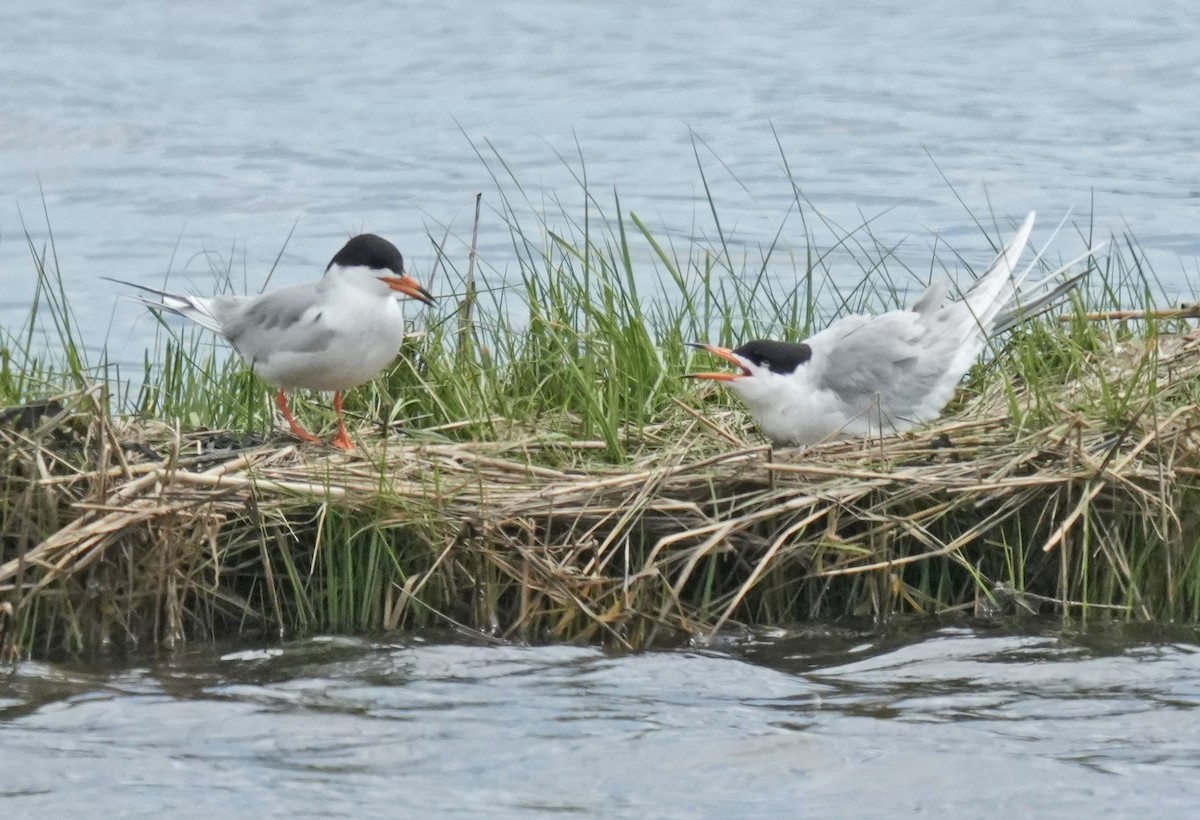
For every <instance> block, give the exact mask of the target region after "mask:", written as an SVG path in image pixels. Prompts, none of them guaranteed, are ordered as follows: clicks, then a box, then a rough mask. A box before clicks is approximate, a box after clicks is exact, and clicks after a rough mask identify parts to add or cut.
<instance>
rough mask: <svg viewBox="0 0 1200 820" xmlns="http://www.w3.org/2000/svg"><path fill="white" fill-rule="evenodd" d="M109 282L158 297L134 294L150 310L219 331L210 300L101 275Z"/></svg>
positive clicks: (219, 326) (215, 331) (218, 323)
mask: <svg viewBox="0 0 1200 820" xmlns="http://www.w3.org/2000/svg"><path fill="white" fill-rule="evenodd" d="M102 278H104V279H108V281H110V282H116V283H117V284H119V285H127V286H129V287H131V288H137V289H138V290H140V291H144V292H145V293H153V294H154V295H155V296H157V297H158V300H154V299H148V298H146V297H145V296H136V297H135V298H136V299H137V300H138V301H139V302H141V303H142V304H143V305H145V306H146V307H148V308H150V309H151V310H165V311H167V312H168V313H174V314H175V315H176V316H182V317H184V318H185V319H190V320H191V321H193V322H195V323H196V324H198V325H200V326H201V327H204V328H208V329H209V330H211V331H213V332H214V333H220V332H221V323H220V322H219V321H218V320H217V317H216V316H214V315H213V312H212V308H211V306H210V305H211V300H210V299H207V298H205V297H203V296H189V295H187V294H182V293H170V292H168V291H165V290H159V289H158V288H151V287H147V286H146V285H139V284H137V283H136V282H126V281H124V280H121V279H112V278H111V277H108V276H105V277H102Z"/></svg>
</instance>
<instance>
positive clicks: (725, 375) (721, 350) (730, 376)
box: [683, 343, 750, 382]
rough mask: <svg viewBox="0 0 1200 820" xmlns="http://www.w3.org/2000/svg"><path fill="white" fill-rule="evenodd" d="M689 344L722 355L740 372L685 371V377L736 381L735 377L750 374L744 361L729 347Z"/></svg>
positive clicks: (738, 377) (739, 377)
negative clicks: (739, 359) (743, 363)
mask: <svg viewBox="0 0 1200 820" xmlns="http://www.w3.org/2000/svg"><path fill="white" fill-rule="evenodd" d="M689 344H691V346H692V347H698V348H700V349H701V350H707V351H708V352H709V353H711V354H713V355H714V356H719V357H721V358H722V359H724V360H725V361H727V362H729V363H730V364H731V365H733V366H734V367H736V368H737V369H738V372H737V373H729V372H722V373H717V372H713V373H685V374H684V376H683V377H684V378H685V379H707V380H708V381H714V382H731V381H734V380H735V379H741V378H744V377H746V376H749V375H750V371H749V370H747V369H746V368H745V367H744V366H743V365H742V363H741V362H739V361H738V359H737V356H735V355H733V351H732V350H730V349H729V348H727V347H718V346H717V345H702V344H695V343H689Z"/></svg>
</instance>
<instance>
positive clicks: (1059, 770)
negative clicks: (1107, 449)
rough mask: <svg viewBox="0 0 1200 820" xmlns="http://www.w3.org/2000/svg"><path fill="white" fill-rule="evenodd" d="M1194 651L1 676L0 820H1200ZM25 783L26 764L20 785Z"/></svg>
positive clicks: (510, 652)
mask: <svg viewBox="0 0 1200 820" xmlns="http://www.w3.org/2000/svg"><path fill="white" fill-rule="evenodd" d="M1198 637H1200V636H1197V634H1196V633H1195V632H1194V631H1183V632H1176V633H1174V634H1172V633H1161V632H1160V633H1154V634H1138V633H1136V632H1132V631H1129V630H1117V631H1104V632H1100V633H1092V634H1082V635H1080V634H1063V633H1059V632H1054V631H1046V632H1040V631H1035V632H1033V633H1025V634H1014V633H1011V632H1008V631H1006V630H999V629H992V630H972V629H966V628H945V629H941V630H938V631H933V632H912V631H906V632H900V633H892V634H890V635H889V636H887V637H879V636H873V635H871V634H869V633H857V632H854V631H852V630H844V629H832V628H812V629H808V630H805V631H803V632H793V633H782V632H781V633H778V634H776V635H773V636H770V637H765V638H759V639H756V640H754V641H749V642H745V643H735V644H731V645H729V646H727V647H724V648H723V649H720V650H709V651H699V650H694V651H661V652H647V653H644V654H638V655H631V656H612V655H606V654H604V653H603V652H601V651H599V650H594V649H587V648H574V647H566V646H551V647H516V646H480V645H464V644H455V643H447V642H445V637H444V636H442V637H439V638H437V639H436V640H434V641H430V642H425V641H422V640H413V641H412V642H405V643H375V642H369V641H354V640H347V639H325V640H310V641H306V642H302V643H297V644H292V645H288V646H286V647H285V648H282V649H257V650H256V649H243V650H227V651H225V652H224V653H222V652H220V651H217V650H211V649H192V650H189V651H187V652H185V653H183V654H180V655H178V656H175V657H173V658H171V659H169V660H164V661H161V662H156V663H149V664H134V665H131V666H127V667H125V668H116V669H104V668H95V667H93V668H86V667H77V666H76V667H72V666H56V665H49V664H40V663H28V664H25V665H23V666H21V667H20V668H19V670H18V671H17V672H16V673H15V674H14V675H12V676H10V677H9V678H8V679H7V680H0V742H2V744H3V750H4V755H5V759H6V761H8V762H6V763H5V765H4V766H3V767H2V768H0V807H2V808H3V810H4V813H5V814H6V816H12V817H16V816H35V815H36V816H39V817H78V816H87V815H89V814H92V813H93V812H94V811H95V810H96V808H97V807H101V806H102V807H104V809H105V813H106V814H107V815H109V816H117V815H122V816H127V815H133V816H140V815H152V814H153V815H156V816H158V815H160V814H161V812H162V811H164V810H165V811H168V812H175V813H187V814H188V815H189V816H217V815H218V813H220V814H221V815H222V816H224V815H225V814H226V813H229V812H232V813H233V814H234V815H236V816H242V817H261V816H324V817H329V816H335V817H341V816H351V815H353V816H356V817H383V816H388V817H433V816H437V817H480V816H487V817H536V816H562V815H567V816H577V817H639V816H640V817H656V818H657V817H664V818H665V817H680V818H695V817H792V816H806V817H846V816H855V817H863V818H875V817H879V818H890V817H897V816H908V815H914V816H926V815H935V814H936V815H945V816H959V817H1005V818H1009V817H1047V818H1049V817H1063V816H1074V817H1081V816H1087V817H1131V816H1141V815H1143V813H1144V812H1145V811H1150V812H1151V814H1150V816H1154V817H1181V818H1182V817H1193V816H1195V806H1196V802H1197V800H1198V799H1200V735H1197V733H1196V731H1195V727H1196V718H1197V708H1198V707H1200V647H1198V645H1197V638H1198ZM13 764H15V765H13Z"/></svg>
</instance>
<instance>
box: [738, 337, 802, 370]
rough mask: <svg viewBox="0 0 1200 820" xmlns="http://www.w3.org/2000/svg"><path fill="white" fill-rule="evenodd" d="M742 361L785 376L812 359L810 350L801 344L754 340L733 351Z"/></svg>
mask: <svg viewBox="0 0 1200 820" xmlns="http://www.w3.org/2000/svg"><path fill="white" fill-rule="evenodd" d="M733 352H734V353H736V354H737V355H739V356H741V357H742V358H743V359H746V360H747V361H749V362H751V363H753V364H756V365H758V366H759V367H764V366H765V367H767V368H768V369H769V370H770V371H771V372H772V373H779V374H782V375H784V376H786V375H787V374H789V373H795V372H796V368H797V367H799V366H800V365H802V364H804V363H805V362H807V361H808V360H809V359H811V358H812V348H811V347H809V346H808V345H806V344H804V343H803V342H800V343H796V342H772V341H767V340H761V339H756V340H754V341H753V342H746V343H745V344H744V345H742V346H741V347H739V348H737V349H736V350H734V351H733Z"/></svg>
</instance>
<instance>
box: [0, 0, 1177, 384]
mask: <svg viewBox="0 0 1200 820" xmlns="http://www.w3.org/2000/svg"><path fill="white" fill-rule="evenodd" d="M1198 39H1200V16H1198V15H1196V14H1194V13H1193V8H1192V4H1191V3H1188V2H1186V0H1164V2H1160V3H1155V4H1154V5H1153V6H1152V7H1141V6H1138V5H1137V4H1132V3H1123V2H1118V1H1117V0H1092V2H1080V3H1069V4H1045V3H1039V2H1034V0H1013V2H1008V3H997V4H974V5H972V6H970V7H966V6H964V5H963V4H961V3H956V2H951V1H950V0H933V1H932V2H923V3H916V4H914V3H904V2H897V1H896V0H878V2H836V3H835V2H810V3H794V2H782V1H781V0H774V1H773V2H761V3H752V4H735V3H719V2H692V1H691V0H688V1H687V2H685V1H684V0H665V1H664V2H658V3H642V2H633V1H632V0H603V2H600V0H585V1H584V2H575V3H552V2H548V0H524V2H521V1H520V0H514V2H505V3H474V2H466V0H457V1H456V0H450V1H449V2H441V3H426V4H413V3H389V2H383V0H364V2H356V3H350V4H334V3H328V2H315V1H314V0H308V2H303V1H302V2H282V0H265V1H264V2H255V3H233V2H228V0H224V1H223V2H222V1H218V2H215V3H199V4H197V3H190V4H179V3H167V4H153V3H142V2H137V1H136V0H114V1H113V2H109V3H104V4H96V3H88V2H82V0H68V1H67V2H62V3H54V4H30V3H21V2H15V0H0V282H2V283H3V284H4V289H3V291H2V292H0V323H3V324H5V325H11V324H12V323H15V322H17V321H19V320H20V319H22V318H24V315H25V311H26V309H27V305H28V300H29V298H30V294H31V293H32V290H33V284H32V265H31V263H30V260H29V251H28V248H27V247H26V245H25V241H24V237H23V236H22V231H23V226H22V218H21V216H19V213H18V209H19V212H20V214H23V215H24V227H25V228H28V230H30V231H31V233H32V234H33V236H34V240H35V243H38V244H41V243H42V242H43V241H44V239H45V237H46V228H45V223H44V219H43V216H42V214H41V209H42V201H41V196H42V194H43V193H44V196H45V205H46V208H47V210H48V212H49V220H50V224H51V225H52V226H53V228H54V232H55V235H56V239H57V251H58V257H59V261H60V263H61V266H62V269H63V272H64V275H65V277H66V280H67V285H68V287H69V288H70V290H71V291H72V292H73V293H74V294H76V305H75V306H76V309H77V310H78V311H79V312H80V320H81V323H82V325H83V327H84V331H85V336H86V337H87V338H88V340H89V341H90V342H91V343H93V344H98V343H99V341H101V340H103V339H104V338H105V336H106V335H107V334H108V332H109V325H110V322H113V321H114V315H113V314H114V310H115V311H116V317H115V326H116V328H117V330H115V331H113V333H112V335H113V343H114V347H116V348H117V355H118V356H122V355H123V356H124V357H125V358H126V359H128V360H132V361H140V359H141V351H142V348H143V346H144V343H145V338H146V336H147V335H148V334H149V332H150V330H151V329H152V327H153V324H152V322H151V321H150V320H149V319H146V318H145V317H143V316H141V314H139V309H138V308H137V307H136V306H135V305H133V304H130V303H128V302H126V303H121V304H119V305H118V304H117V300H116V297H115V294H114V287H113V286H112V285H110V284H109V283H106V282H103V281H99V280H98V279H97V276H99V275H112V276H118V277H124V278H135V279H142V280H146V281H149V280H155V279H160V278H161V276H162V275H163V272H164V271H165V270H166V268H167V266H168V264H171V265H172V266H173V269H174V270H175V271H176V272H177V274H179V275H181V276H182V277H183V278H184V279H185V280H187V281H190V282H191V283H192V284H193V285H194V286H195V287H197V288H199V289H202V290H203V289H209V288H211V287H212V282H211V278H210V274H209V270H208V262H207V260H206V259H204V258H203V254H205V253H206V252H207V253H213V254H218V255H219V256H220V257H221V258H222V260H225V261H230V260H231V261H232V265H233V268H234V273H235V276H237V277H238V278H242V277H244V279H245V281H246V286H247V287H249V288H251V289H256V288H257V287H258V286H260V285H261V284H262V282H263V280H264V278H265V277H266V273H267V271H268V269H269V268H270V266H271V264H272V262H273V261H274V259H275V256H276V254H277V253H278V252H279V249H280V248H281V247H282V246H283V244H284V240H285V237H286V236H287V234H288V231H289V230H290V229H291V228H292V226H293V225H295V226H296V233H295V236H294V237H293V238H292V240H291V242H290V244H289V245H288V249H287V252H286V253H285V254H284V257H283V259H282V264H281V269H280V270H279V271H278V273H277V274H276V277H275V279H274V280H273V281H274V282H276V283H279V282H283V281H295V280H300V279H304V278H308V277H311V276H313V275H315V274H316V273H317V272H318V271H319V270H320V269H321V268H322V267H323V265H324V263H325V262H326V261H327V260H328V258H329V257H330V255H331V254H332V252H333V251H334V250H335V249H336V247H337V245H338V244H339V243H340V240H341V239H342V238H344V236H345V234H346V231H347V230H351V229H360V228H361V229H370V230H375V231H378V232H381V233H384V234H386V235H388V236H389V237H392V238H394V239H395V240H396V241H397V243H398V244H399V245H400V246H401V248H402V249H404V250H406V252H407V254H408V255H409V256H410V257H411V259H412V261H413V263H414V265H415V267H416V268H417V270H418V271H427V270H429V268H430V266H431V264H432V262H433V258H434V256H433V253H432V250H431V244H430V242H429V239H428V238H427V236H426V233H427V232H429V233H431V234H433V235H434V236H435V237H437V238H438V239H440V238H441V237H442V235H443V233H444V230H445V229H446V228H447V227H448V229H449V230H450V231H451V233H452V235H453V236H455V237H457V238H458V239H459V242H458V243H456V242H455V241H453V240H452V241H451V242H450V243H449V250H450V252H451V253H452V254H457V258H458V259H459V261H461V260H462V258H464V257H465V251H464V249H463V248H464V244H463V243H465V241H466V240H467V238H468V237H469V235H470V203H471V201H472V194H473V192H475V191H477V190H482V191H484V192H485V194H486V195H487V199H486V201H487V202H488V204H489V205H490V206H492V207H497V206H498V201H499V200H498V197H497V196H496V195H495V188H494V186H493V183H492V180H491V177H490V173H489V170H488V168H486V167H485V166H484V164H483V163H482V162H481V161H480V159H479V158H478V157H477V156H476V153H475V148H478V149H480V150H481V151H482V152H484V153H487V152H488V151H489V148H488V145H489V144H490V145H493V146H495V148H496V150H498V151H499V152H500V154H501V155H502V156H503V157H504V159H505V161H506V162H507V163H508V165H509V166H510V167H511V168H512V170H513V172H514V174H515V175H516V177H517V178H518V179H519V180H520V182H521V183H522V185H523V186H524V188H525V190H526V192H527V193H528V194H529V197H530V200H531V204H532V206H533V207H535V208H540V207H541V206H542V205H543V204H544V203H546V202H548V201H551V200H553V198H554V197H560V198H561V199H562V200H563V203H564V205H565V206H566V207H567V209H568V211H570V212H572V213H575V214H578V213H580V210H581V201H582V197H581V196H580V194H579V191H578V188H577V186H576V184H575V183H574V181H573V180H572V173H578V172H579V161H578V159H577V157H576V155H577V153H581V154H582V156H583V157H584V159H585V160H586V163H587V176H588V181H589V184H590V185H591V187H592V190H593V191H594V192H595V193H596V194H597V195H598V196H599V197H600V198H601V199H605V200H607V199H609V192H610V191H611V190H612V188H613V187H614V186H615V187H616V188H617V189H618V190H619V191H620V193H621V195H622V207H623V209H625V210H627V211H628V210H634V211H637V212H638V213H639V214H640V215H641V216H642V217H643V218H645V219H646V220H647V221H648V222H649V223H650V224H651V225H653V226H656V228H657V229H658V230H661V231H664V232H667V233H669V234H671V235H673V236H676V237H686V236H707V237H710V238H712V237H714V236H715V234H716V230H715V227H714V226H713V223H712V219H711V217H710V216H709V213H708V206H707V204H706V202H705V192H704V187H703V183H702V181H701V178H700V175H699V173H698V172H697V170H696V158H695V156H694V153H693V152H694V150H695V151H697V152H698V153H699V155H700V157H701V160H702V161H703V163H704V165H705V168H706V173H707V178H708V182H709V184H710V186H711V188H712V191H713V195H714V197H715V199H716V201H717V204H718V208H719V209H720V212H721V216H722V226H723V228H724V229H725V230H726V232H727V233H728V234H729V235H730V237H731V239H732V243H733V247H734V248H743V247H744V248H747V249H751V250H749V251H748V252H749V253H750V255H751V258H754V257H755V252H754V251H753V250H752V249H753V248H755V247H756V246H758V245H759V244H760V243H762V244H768V243H770V242H771V241H772V240H773V239H774V237H775V233H776V231H777V229H778V227H779V226H780V225H781V224H784V223H785V220H786V228H785V230H784V234H783V239H784V241H785V242H786V241H788V240H794V241H796V242H797V243H802V240H801V237H802V234H803V230H802V226H801V224H800V222H799V220H797V219H796V217H795V216H794V215H793V216H792V217H790V218H787V212H788V209H789V207H791V205H792V201H793V198H792V189H791V186H790V184H789V183H788V181H787V177H786V174H785V173H784V171H783V167H782V166H783V162H782V159H781V156H780V147H782V149H783V152H784V154H785V155H786V157H787V159H788V162H789V164H790V166H791V169H792V173H793V175H794V177H795V179H796V180H797V181H798V182H799V184H800V185H801V186H802V188H803V190H804V193H805V194H806V195H807V196H808V197H809V198H810V199H811V201H812V203H813V205H814V207H816V208H817V209H819V210H820V211H822V212H823V213H826V214H827V215H829V216H830V217H832V218H834V219H836V220H837V221H839V222H840V223H842V224H843V225H844V226H846V227H853V226H854V225H857V224H858V223H859V222H860V221H861V220H862V219H863V218H865V217H875V218H877V222H876V223H875V225H874V227H873V232H874V235H875V236H876V237H878V239H879V241H880V242H881V243H882V244H883V245H885V246H891V245H893V244H895V243H901V242H902V244H901V245H900V247H899V249H898V250H897V254H898V255H899V257H900V258H901V260H902V261H905V262H907V263H910V264H911V265H912V267H913V268H914V270H915V271H917V272H918V273H919V272H921V271H926V270H928V265H929V254H930V247H931V245H932V242H933V239H932V237H933V234H932V232H933V231H936V232H938V233H940V234H941V235H942V236H944V237H945V238H947V239H948V240H949V241H950V243H951V244H952V246H953V247H954V248H956V249H957V250H959V251H961V252H962V253H963V254H964V255H965V256H966V258H967V260H969V261H971V262H973V263H978V262H982V261H984V260H985V257H986V256H987V255H988V248H987V246H986V245H985V244H984V243H983V241H982V238H981V237H980V235H979V232H978V229H977V228H976V227H974V226H973V225H972V224H971V221H970V218H969V217H968V215H967V213H966V212H965V211H964V209H963V207H962V206H961V205H960V204H959V203H958V202H957V201H956V198H955V191H953V190H951V188H950V187H949V186H948V185H947V184H946V182H944V181H943V180H942V178H941V176H940V175H939V172H938V170H937V168H935V166H934V164H933V162H932V161H931V160H930V156H932V158H933V159H934V160H936V162H937V164H938V166H940V168H941V170H942V171H944V173H945V175H946V177H947V178H948V180H949V182H950V183H952V184H953V186H954V188H955V189H956V191H957V193H958V194H959V195H961V196H962V198H963V199H964V200H965V202H966V203H967V204H968V205H969V206H970V207H971V208H972V209H974V210H976V211H978V212H981V213H986V212H987V210H988V209H989V207H991V208H994V209H995V211H996V212H997V213H999V214H1001V215H1005V216H1013V215H1018V216H1019V215H1021V214H1023V213H1024V212H1025V211H1026V210H1028V209H1030V208H1037V209H1040V210H1042V211H1043V213H1045V214H1046V215H1047V216H1048V217H1057V216H1059V215H1061V214H1062V213H1063V212H1064V211H1065V210H1066V209H1067V208H1069V207H1074V208H1075V209H1076V214H1077V215H1078V216H1079V217H1081V218H1082V219H1084V220H1086V219H1087V218H1089V216H1090V213H1089V212H1090V210H1091V207H1090V206H1091V199H1092V196H1093V194H1094V196H1095V219H1096V224H1097V226H1098V228H1099V229H1100V230H1101V231H1106V230H1109V229H1116V230H1121V229H1122V228H1123V220H1127V221H1128V224H1129V227H1130V228H1131V229H1132V230H1133V232H1134V233H1135V234H1136V236H1137V237H1138V238H1139V239H1140V240H1142V241H1143V242H1144V243H1145V244H1146V246H1147V247H1148V249H1149V251H1150V258H1151V261H1152V263H1154V265H1155V267H1156V269H1157V271H1158V273H1159V274H1160V275H1161V276H1162V277H1163V278H1164V279H1165V280H1166V282H1167V284H1168V289H1169V290H1171V291H1172V292H1179V293H1186V292H1190V291H1192V290H1193V289H1194V287H1195V284H1196V281H1197V275H1196V272H1197V266H1196V257H1197V255H1198V254H1200V242H1198V240H1197V227H1198V223H1200V219H1198V217H1200V210H1198V208H1200V187H1198V182H1197V180H1198V179H1200V150H1198V149H1200V137H1198V136H1197V129H1196V128H1195V123H1196V114H1197V109H1198V107H1200V103H1198V102H1197V96H1196V94H1195V88H1196V86H1197V81H1198V80H1200V51H1197V49H1196V48H1195V43H1196V42H1197V40H1198ZM693 134H694V135H695V138H696V140H695V143H693ZM777 138H778V145H777V144H776V139H777ZM473 146H474V147H473ZM927 152H928V153H927ZM560 157H565V158H566V159H567V161H568V162H569V163H570V164H571V167H570V168H568V167H567V166H565V165H564V163H563V161H562V159H560ZM491 170H492V171H496V172H498V173H501V174H503V169H502V168H500V166H499V163H497V162H494V161H493V162H492V164H491ZM517 201H518V204H520V198H519V197H517ZM553 209H554V207H553V206H551V210H553ZM813 221H814V220H811V219H810V224H811V223H812V222H813ZM822 237H825V238H828V234H827V233H826V232H824V231H823V230H820V229H818V241H820V239H821V238H822ZM1064 244H1066V245H1067V247H1065V248H1064V253H1068V254H1070V255H1073V254H1074V253H1075V252H1077V251H1078V250H1079V247H1078V243H1075V244H1072V243H1064ZM481 246H482V249H483V253H484V261H485V268H484V270H485V274H486V275H487V276H489V277H490V278H491V279H492V280H493V281H494V282H499V281H502V280H503V279H504V277H505V275H506V273H507V272H511V271H512V269H513V268H514V263H513V261H512V250H511V245H510V243H509V242H508V237H507V232H506V230H505V229H504V228H503V227H502V225H501V223H500V219H499V218H498V217H497V216H496V215H494V214H491V213H487V214H485V217H484V224H483V226H482V235H481ZM635 250H636V251H637V252H638V253H639V256H637V258H636V259H637V264H638V266H639V269H640V270H641V271H643V275H645V276H652V275H653V273H652V268H651V258H650V255H649V253H648V252H647V251H646V249H645V248H636V249H635ZM943 250H944V249H943ZM944 257H945V259H946V261H947V263H948V264H950V265H954V264H955V260H954V258H953V255H952V254H944ZM781 261H782V258H781ZM791 270H792V269H791V265H790V262H788V263H786V264H784V265H783V270H782V271H781V272H780V273H781V275H791ZM839 273H840V274H841V275H844V276H845V277H847V278H848V279H853V278H856V277H857V276H858V275H859V270H858V269H857V268H855V267H853V266H852V265H846V266H844V269H843V270H842V271H840V272H839ZM114 305H116V307H114ZM135 319H140V321H139V322H137V325H136V329H135V331H134V334H133V336H132V337H131V336H130V331H129V329H128V328H129V326H130V325H134V324H135ZM122 348H124V349H122Z"/></svg>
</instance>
